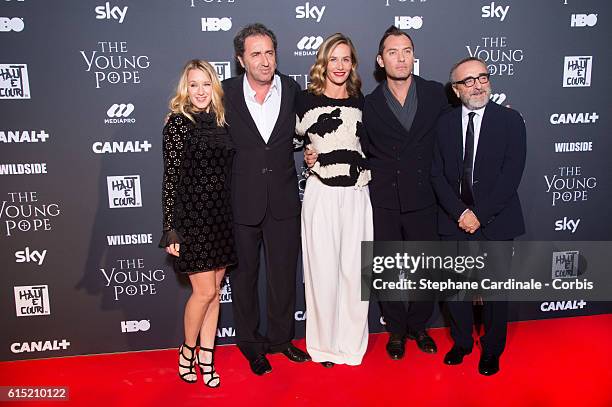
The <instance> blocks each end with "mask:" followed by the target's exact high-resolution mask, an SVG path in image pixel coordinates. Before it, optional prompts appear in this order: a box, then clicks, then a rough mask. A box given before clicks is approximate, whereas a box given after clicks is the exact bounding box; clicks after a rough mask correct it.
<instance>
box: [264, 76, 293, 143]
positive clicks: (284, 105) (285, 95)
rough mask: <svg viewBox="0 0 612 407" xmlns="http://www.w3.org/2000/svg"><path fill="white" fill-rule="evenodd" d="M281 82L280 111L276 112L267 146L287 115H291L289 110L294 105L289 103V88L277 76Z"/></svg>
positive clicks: (275, 135)
mask: <svg viewBox="0 0 612 407" xmlns="http://www.w3.org/2000/svg"><path fill="white" fill-rule="evenodd" d="M279 78H280V82H281V104H280V110H279V111H278V117H277V118H276V123H274V128H273V129H272V133H271V134H270V139H268V144H270V143H271V142H272V141H273V140H274V139H275V138H276V137H278V133H279V129H280V127H281V125H282V124H283V122H284V121H285V119H287V117H288V114H289V113H291V109H293V107H294V103H293V102H291V101H290V99H291V96H292V95H291V92H290V90H291V89H290V86H289V84H288V83H287V82H286V81H283V77H282V76H280V75H279Z"/></svg>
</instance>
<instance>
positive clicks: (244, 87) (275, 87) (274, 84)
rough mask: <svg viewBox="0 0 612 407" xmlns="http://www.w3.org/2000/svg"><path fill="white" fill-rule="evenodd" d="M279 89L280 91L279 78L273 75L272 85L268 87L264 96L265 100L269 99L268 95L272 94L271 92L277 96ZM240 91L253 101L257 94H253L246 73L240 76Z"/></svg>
mask: <svg viewBox="0 0 612 407" xmlns="http://www.w3.org/2000/svg"><path fill="white" fill-rule="evenodd" d="M279 89H280V76H278V75H277V74H274V77H273V78H272V85H270V89H269V90H268V95H266V99H267V98H268V97H269V95H271V94H272V92H274V93H275V94H276V95H279V96H280V94H279ZM242 90H243V91H244V94H245V95H247V96H249V97H250V98H251V99H253V100H254V99H255V95H256V94H257V92H255V91H254V90H253V88H252V87H251V84H250V83H249V81H248V79H247V76H246V73H245V74H244V75H243V76H242Z"/></svg>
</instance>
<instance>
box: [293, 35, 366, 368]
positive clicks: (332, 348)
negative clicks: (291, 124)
mask: <svg viewBox="0 0 612 407" xmlns="http://www.w3.org/2000/svg"><path fill="white" fill-rule="evenodd" d="M356 67H357V58H356V54H355V48H354V47H353V44H352V43H351V41H350V39H349V38H347V37H346V36H344V35H342V34H334V35H332V36H331V37H329V38H327V39H326V40H325V41H324V42H323V44H321V46H320V47H319V51H318V53H317V59H316V63H315V65H314V66H313V67H312V69H311V71H310V80H311V82H310V84H309V86H308V90H306V91H304V92H303V93H302V94H301V95H300V97H299V98H298V102H297V119H298V120H297V124H296V133H297V134H298V136H301V137H302V138H303V139H304V140H305V144H306V152H307V153H308V154H309V158H310V159H309V161H310V162H312V161H315V160H316V161H315V162H314V163H313V164H312V166H310V176H309V177H308V180H307V181H306V189H305V192H304V201H303V205H302V257H303V262H304V284H305V291H306V310H307V321H306V347H307V349H308V353H309V354H310V355H311V357H312V360H313V361H315V362H321V363H322V364H323V365H324V366H325V367H332V366H333V365H334V364H337V363H340V364H347V365H359V364H360V363H361V361H362V359H363V355H364V354H365V351H366V348H367V344H368V306H369V303H368V301H362V300H361V264H360V261H361V254H360V253H361V242H362V241H364V240H373V226H372V207H371V204H370V196H369V192H368V187H367V184H368V182H369V180H370V171H369V170H368V169H367V168H366V167H367V166H366V161H365V156H364V154H363V152H362V149H361V144H360V135H361V132H362V131H363V126H362V124H361V112H362V107H363V95H362V94H361V91H360V88H361V81H360V79H359V76H358V74H357V71H356ZM313 157H314V159H313Z"/></svg>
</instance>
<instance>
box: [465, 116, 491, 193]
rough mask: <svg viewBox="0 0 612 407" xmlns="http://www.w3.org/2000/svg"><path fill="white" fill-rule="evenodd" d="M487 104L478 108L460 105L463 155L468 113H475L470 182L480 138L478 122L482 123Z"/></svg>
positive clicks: (468, 119)
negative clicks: (472, 108) (473, 108)
mask: <svg viewBox="0 0 612 407" xmlns="http://www.w3.org/2000/svg"><path fill="white" fill-rule="evenodd" d="M486 107H487V105H484V107H482V108H480V109H478V110H470V109H468V108H467V107H465V105H463V106H461V129H462V131H463V143H462V145H463V155H465V133H466V131H467V126H468V122H469V121H470V118H469V116H468V114H469V113H470V112H474V113H476V114H475V115H474V119H472V120H473V121H474V155H473V157H472V182H473V181H474V163H475V162H476V151H478V139H479V138H480V124H481V123H482V116H483V115H484V111H485V108H486Z"/></svg>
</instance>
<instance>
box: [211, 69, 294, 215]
mask: <svg viewBox="0 0 612 407" xmlns="http://www.w3.org/2000/svg"><path fill="white" fill-rule="evenodd" d="M279 76H280V78H281V87H282V93H281V107H280V112H279V114H278V119H277V120H276V124H275V125H274V129H273V130H272V134H271V135H270V139H269V140H268V143H267V144H266V142H265V141H264V140H263V138H262V137H261V135H260V134H259V131H258V130H257V126H256V125H255V122H254V121H253V118H252V117H251V114H250V112H249V109H248V107H247V105H246V102H245V101H244V92H243V88H242V81H243V75H240V76H238V77H234V78H230V79H226V80H225V81H223V90H224V92H225V118H226V121H227V123H228V128H229V134H230V136H231V138H232V141H233V143H234V146H235V148H236V154H235V156H234V163H233V169H232V181H231V182H232V205H233V213H234V222H236V223H239V224H243V225H256V224H258V223H260V222H261V221H262V219H263V218H264V216H265V214H266V210H267V208H268V207H269V209H270V212H271V215H272V216H273V217H274V218H275V219H285V218H289V217H294V216H298V215H299V214H300V200H299V194H298V183H297V174H296V170H295V161H294V159H293V136H294V134H295V99H296V97H297V94H298V93H299V91H300V88H299V86H298V84H297V83H296V82H295V81H294V80H293V79H291V78H289V77H288V76H285V75H282V74H279Z"/></svg>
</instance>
